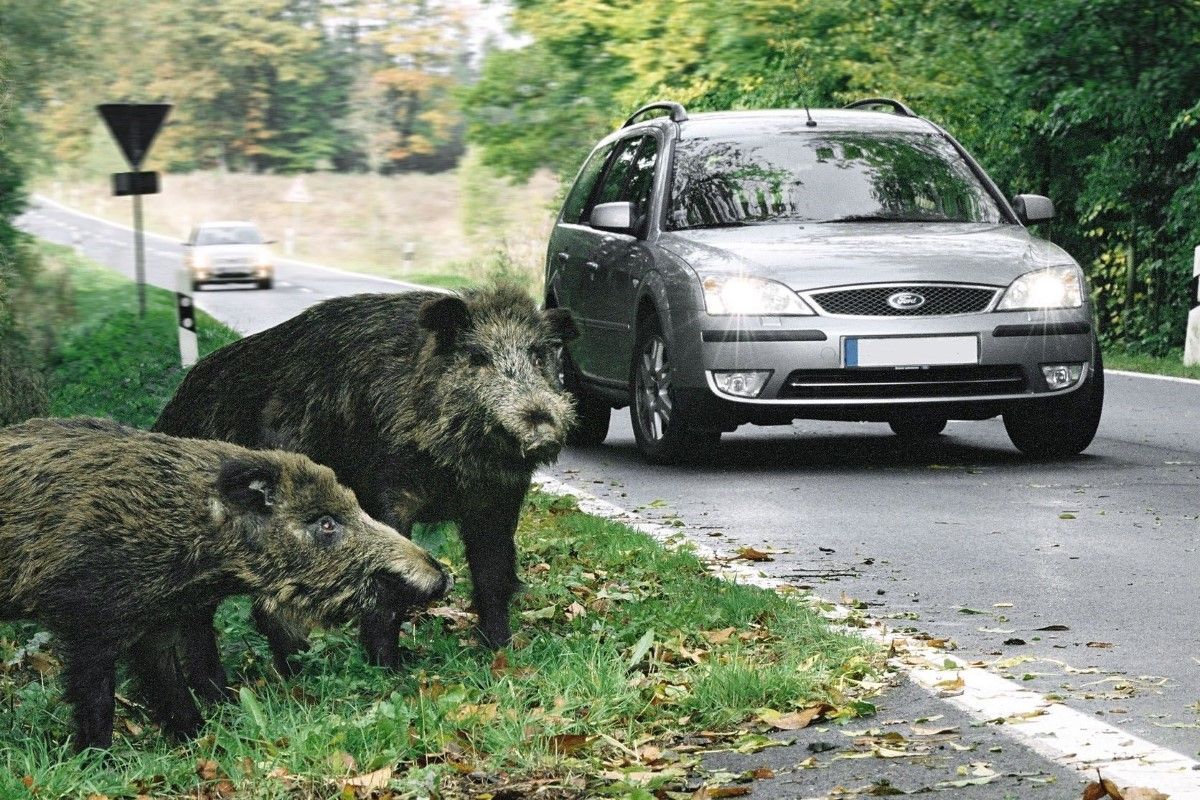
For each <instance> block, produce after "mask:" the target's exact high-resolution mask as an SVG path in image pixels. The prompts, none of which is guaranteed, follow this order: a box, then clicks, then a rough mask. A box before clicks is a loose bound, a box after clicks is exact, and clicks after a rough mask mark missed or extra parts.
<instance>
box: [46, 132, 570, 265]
mask: <svg viewBox="0 0 1200 800" xmlns="http://www.w3.org/2000/svg"><path fill="white" fill-rule="evenodd" d="M114 152H115V149H114ZM112 168H113V169H114V170H116V169H120V167H119V165H116V164H114V165H113V166H112ZM108 180H109V179H108V174H107V173H106V172H100V171H94V172H89V173H88V174H87V175H86V176H83V177H81V176H79V175H78V174H77V173H75V174H72V175H71V176H64V177H59V178H52V179H45V180H43V181H41V182H40V183H39V185H38V186H37V191H39V192H41V193H42V194H44V195H46V196H48V197H50V198H51V199H54V200H57V201H58V202H61V203H65V204H67V205H70V206H72V207H74V208H78V209H80V210H81V211H85V212H87V213H89V214H94V215H96V216H99V217H102V218H104V219H108V220H112V221H114V222H119V223H121V224H124V225H129V224H131V215H132V210H131V204H130V201H129V198H126V197H114V196H113V195H112V190H111V186H110V185H109V182H108ZM296 180H297V179H296V178H294V177H290V176H286V175H255V174H250V173H222V172H194V173H190V174H180V175H164V176H163V179H162V188H163V191H162V193H161V194H158V195H154V196H150V197H147V198H146V200H145V203H144V209H145V218H146V227H147V229H148V230H150V231H153V232H155V233H159V234H162V235H165V236H171V237H178V238H179V239H180V240H182V239H184V238H185V237H186V236H187V234H188V232H189V231H190V230H191V227H192V226H193V225H195V224H196V223H198V222H202V221H205V220H223V219H246V220H253V221H255V222H257V223H258V225H259V227H260V228H262V230H263V233H264V235H265V236H267V237H268V238H270V239H274V240H276V242H275V244H274V245H273V249H274V251H275V253H276V254H277V255H279V256H285V255H287V254H288V250H287V243H288V241H289V240H290V241H291V242H292V245H293V249H292V252H291V255H292V256H293V257H295V258H298V259H301V260H308V261H315V262H318V263H321V264H327V265H330V266H335V267H339V268H342V269H348V270H352V271H357V272H367V273H371V274H375V275H383V276H385V277H389V278H396V279H401V280H410V281H412V280H415V281H418V282H427V283H438V284H445V283H446V282H447V281H446V278H447V277H453V278H459V279H460V281H459V283H463V282H470V281H473V280H481V279H484V278H486V277H487V276H488V275H489V274H491V273H493V272H494V271H495V270H496V269H508V270H511V271H514V272H516V273H518V274H519V275H518V276H519V277H520V278H521V279H522V280H523V281H524V282H526V283H531V282H534V281H538V280H540V279H541V272H542V267H543V260H544V258H545V243H546V239H547V237H548V235H549V231H550V222H551V220H552V218H553V216H554V214H555V212H556V211H557V208H552V204H553V201H554V198H555V196H556V193H557V191H558V182H557V181H556V180H555V179H554V178H552V177H551V176H550V175H549V173H546V172H539V173H537V174H535V175H534V176H533V177H532V178H531V179H530V180H529V181H527V182H523V183H517V182H513V181H510V180H508V179H505V178H500V177H498V176H497V175H496V174H495V173H493V172H492V171H490V170H488V169H486V168H484V167H483V166H481V165H480V164H479V163H478V160H477V159H476V158H474V157H472V156H470V155H468V156H467V157H466V158H465V159H464V160H463V161H462V162H461V163H460V165H459V167H458V168H457V169H455V170H454V171H452V172H445V173H438V174H432V175H427V174H422V173H404V174H398V175H388V176H383V175H362V174H337V173H331V172H318V173H311V174H307V175H304V176H303V178H302V179H301V181H302V183H303V185H304V187H305V188H306V190H307V192H308V195H309V197H310V198H311V201H310V202H306V203H289V202H286V201H285V197H287V196H288V195H289V192H290V191H291V189H292V187H293V184H294V183H295V181H296ZM289 230H290V231H291V234H289V233H288V232H289ZM408 245H411V246H412V248H413V256H412V259H411V261H408V260H406V259H405V258H404V253H405V249H406V247H407V246H408Z"/></svg>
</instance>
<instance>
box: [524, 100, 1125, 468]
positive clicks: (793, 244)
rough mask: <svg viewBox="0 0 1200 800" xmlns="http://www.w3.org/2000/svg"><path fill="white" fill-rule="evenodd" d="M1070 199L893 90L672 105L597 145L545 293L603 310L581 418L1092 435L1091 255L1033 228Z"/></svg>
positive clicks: (562, 227) (653, 452) (570, 198)
mask: <svg viewBox="0 0 1200 800" xmlns="http://www.w3.org/2000/svg"><path fill="white" fill-rule="evenodd" d="M880 109H884V110H882V111H881V110H880ZM659 110H661V111H665V112H666V115H665V116H657V117H651V118H648V119H643V120H641V121H639V119H641V118H642V117H644V116H645V115H646V114H647V113H648V112H651V111H659ZM1053 215H1054V206H1053V204H1052V203H1051V201H1050V200H1049V199H1048V198H1045V197H1042V196H1039V195H1031V194H1025V195H1017V196H1016V197H1014V198H1013V199H1012V201H1011V202H1010V201H1009V200H1006V199H1005V197H1004V195H1003V194H1002V193H1001V192H1000V190H999V189H998V188H997V187H996V185H995V184H994V183H993V182H992V180H991V179H990V178H989V177H988V176H987V174H986V173H985V172H984V171H983V169H982V168H981V167H980V166H979V165H978V164H977V163H976V162H975V160H974V159H972V158H971V156H970V155H969V154H968V153H967V152H966V151H965V150H964V149H963V148H962V146H961V145H959V144H958V142H956V141H955V140H954V139H953V138H951V136H950V135H949V134H948V133H946V131H944V130H942V129H941V128H940V127H938V126H937V125H935V124H933V123H932V122H929V121H928V120H926V119H923V118H921V117H919V116H917V115H916V114H914V113H913V112H912V111H911V110H910V109H908V108H907V107H906V106H905V105H903V104H901V103H899V102H897V101H894V100H889V99H881V98H873V99H870V100H864V101H860V102H858V103H853V104H851V105H850V106H848V107H847V108H845V109H812V110H811V111H808V110H799V111H783V110H781V111H746V112H728V113H705V114H694V115H689V114H688V113H687V111H686V110H685V109H684V108H683V107H682V106H680V105H679V104H677V103H654V104H651V105H649V106H647V107H645V108H643V109H641V110H640V111H638V113H637V114H635V115H634V116H633V117H631V118H630V119H629V121H628V122H626V123H625V125H624V127H622V128H621V129H620V130H618V131H616V132H615V133H613V134H611V135H609V136H608V137H606V138H605V139H604V140H603V141H601V142H600V143H599V144H598V145H597V146H596V148H595V149H594V150H593V151H592V154H591V155H590V157H589V158H588V159H587V161H586V162H585V163H584V165H583V167H582V169H581V170H580V172H579V175H578V177H577V178H576V180H575V183H574V185H573V187H572V188H571V190H570V193H569V194H568V195H567V198H566V200H565V202H564V204H563V208H562V211H561V213H560V215H559V217H558V221H557V224H556V225H555V228H554V232H553V234H552V235H551V238H550V245H549V249H548V252H547V262H546V284H545V285H546V304H547V306H548V307H552V306H557V307H563V308H567V309H569V310H571V311H572V312H573V314H574V315H575V318H576V322H577V324H578V327H579V328H580V331H581V336H580V337H579V339H577V340H576V341H575V342H573V343H572V344H571V346H570V348H569V350H567V351H564V354H563V366H562V370H563V381H564V385H565V386H566V388H567V389H568V390H569V391H571V392H572V393H573V394H574V395H575V397H576V400H577V402H578V407H579V415H580V423H579V426H578V427H577V429H576V430H575V431H574V433H573V440H574V442H575V443H576V444H579V445H595V444H599V443H600V442H602V441H603V440H604V438H605V436H606V435H607V432H608V425H609V417H610V413H611V410H612V409H613V408H620V407H623V406H626V405H628V406H630V410H631V418H632V421H633V429H634V433H635V436H636V438H637V443H638V447H639V449H640V450H641V452H642V453H643V454H644V455H645V456H646V457H647V458H648V459H650V460H651V461H658V462H663V461H673V460H676V459H679V458H681V457H685V456H689V455H694V454H695V452H696V451H697V450H698V449H699V448H702V447H704V446H705V445H709V444H711V443H713V442H715V441H716V440H717V439H718V438H719V437H720V435H721V433H722V432H729V431H733V430H735V429H736V428H737V426H738V425H741V424H744V423H754V424H758V425H773V424H789V423H790V422H792V421H793V420H794V419H798V418H812V419H834V420H860V421H874V422H881V423H887V424H889V425H890V426H891V428H892V430H893V431H894V432H895V433H896V434H897V435H899V436H901V437H906V438H909V439H914V440H915V439H922V438H927V437H932V436H936V435H938V434H939V433H941V431H942V430H943V429H944V428H945V426H946V421H947V420H950V419H972V420H978V419H987V418H989V417H994V416H996V415H1003V418H1004V425H1005V427H1006V429H1007V431H1008V434H1009V437H1010V438H1011V439H1012V442H1013V444H1015V445H1016V446H1017V447H1018V448H1019V449H1020V450H1021V451H1022V452H1024V453H1027V454H1029V455H1031V456H1036V457H1042V458H1055V457H1064V456H1072V455H1075V454H1077V453H1080V452H1082V451H1083V450H1084V449H1085V448H1086V447H1087V446H1088V445H1089V444H1090V443H1091V441H1092V438H1093V436H1094V435H1095V432H1096V428H1097V426H1098V424H1099V421H1100V414H1101V409H1102V406H1103V402H1104V373H1103V366H1102V363H1101V358H1100V350H1099V347H1098V345H1097V341H1096V336H1095V331H1094V327H1093V321H1092V307H1091V302H1090V298H1089V294H1088V287H1087V284H1086V282H1085V279H1084V276H1083V272H1082V271H1081V270H1080V268H1079V265H1078V264H1077V263H1076V262H1075V260H1074V259H1072V258H1071V256H1070V255H1069V254H1068V253H1066V252H1065V251H1063V250H1062V249H1061V248H1059V247H1057V246H1056V245H1054V244H1051V243H1050V242H1047V241H1044V240H1042V239H1039V238H1038V237H1037V236H1035V235H1033V234H1032V233H1030V231H1029V230H1028V228H1026V225H1028V224H1031V223H1036V222H1040V221H1044V220H1049V219H1050V218H1052V217H1053Z"/></svg>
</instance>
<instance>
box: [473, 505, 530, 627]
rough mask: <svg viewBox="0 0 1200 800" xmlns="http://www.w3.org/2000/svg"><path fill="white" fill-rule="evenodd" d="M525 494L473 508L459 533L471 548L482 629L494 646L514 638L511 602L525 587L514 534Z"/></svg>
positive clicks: (475, 598)
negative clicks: (513, 499)
mask: <svg viewBox="0 0 1200 800" xmlns="http://www.w3.org/2000/svg"><path fill="white" fill-rule="evenodd" d="M524 501H525V498H524V496H521V497H518V498H516V500H515V502H514V501H512V500H511V498H505V499H504V500H503V501H501V502H500V503H497V504H496V505H495V506H493V507H492V508H487V509H480V508H475V509H472V510H471V512H470V513H468V514H467V515H466V516H464V518H463V519H462V520H461V521H460V522H459V534H460V535H461V536H462V540H463V544H464V545H465V546H466V549H467V565H468V566H470V568H471V584H472V586H473V592H474V595H473V599H474V602H475V610H476V611H477V612H478V613H479V633H480V635H481V636H482V637H483V643H484V644H485V645H487V646H488V647H490V648H492V649H493V650H497V649H499V648H501V647H505V646H507V645H508V643H509V642H510V641H511V640H512V628H510V627H509V624H508V605H509V603H510V602H511V601H512V596H513V595H514V594H516V593H517V590H518V589H520V588H521V581H520V580H519V579H518V578H517V547H516V543H515V542H514V541H513V536H514V535H515V533H516V530H517V518H518V517H519V516H520V514H521V506H522V504H523V503H524Z"/></svg>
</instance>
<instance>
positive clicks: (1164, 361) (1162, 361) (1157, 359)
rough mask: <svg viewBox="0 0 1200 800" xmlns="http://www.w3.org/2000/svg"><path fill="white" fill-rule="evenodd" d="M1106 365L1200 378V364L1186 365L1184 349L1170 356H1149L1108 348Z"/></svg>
mask: <svg viewBox="0 0 1200 800" xmlns="http://www.w3.org/2000/svg"><path fill="white" fill-rule="evenodd" d="M1104 366H1105V367H1107V368H1108V369H1123V370H1126V371H1128V372H1146V373H1149V374H1151V375H1170V376H1173V377H1176V378H1193V379H1195V380H1200V365H1197V366H1193V367H1185V366H1184V365H1183V351H1182V350H1180V351H1178V352H1175V353H1172V354H1171V355H1169V356H1147V355H1141V354H1138V353H1127V352H1124V351H1121V350H1107V351H1105V353H1104Z"/></svg>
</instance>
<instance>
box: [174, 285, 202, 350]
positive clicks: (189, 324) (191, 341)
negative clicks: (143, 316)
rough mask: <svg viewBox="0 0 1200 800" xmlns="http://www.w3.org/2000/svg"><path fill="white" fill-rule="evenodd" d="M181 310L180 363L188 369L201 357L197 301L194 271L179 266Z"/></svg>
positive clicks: (177, 303)
mask: <svg viewBox="0 0 1200 800" xmlns="http://www.w3.org/2000/svg"><path fill="white" fill-rule="evenodd" d="M175 308H176V309H177V310H178V312H179V363H180V364H181V365H183V368H184V369H187V368H188V367H190V366H191V365H192V364H195V363H196V360H197V359H198V358H199V357H200V350H199V348H198V347H197V345H196V302H195V299H194V298H193V296H192V271H191V270H189V269H188V268H187V267H180V268H179V286H178V289H177V290H176V292H175Z"/></svg>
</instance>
